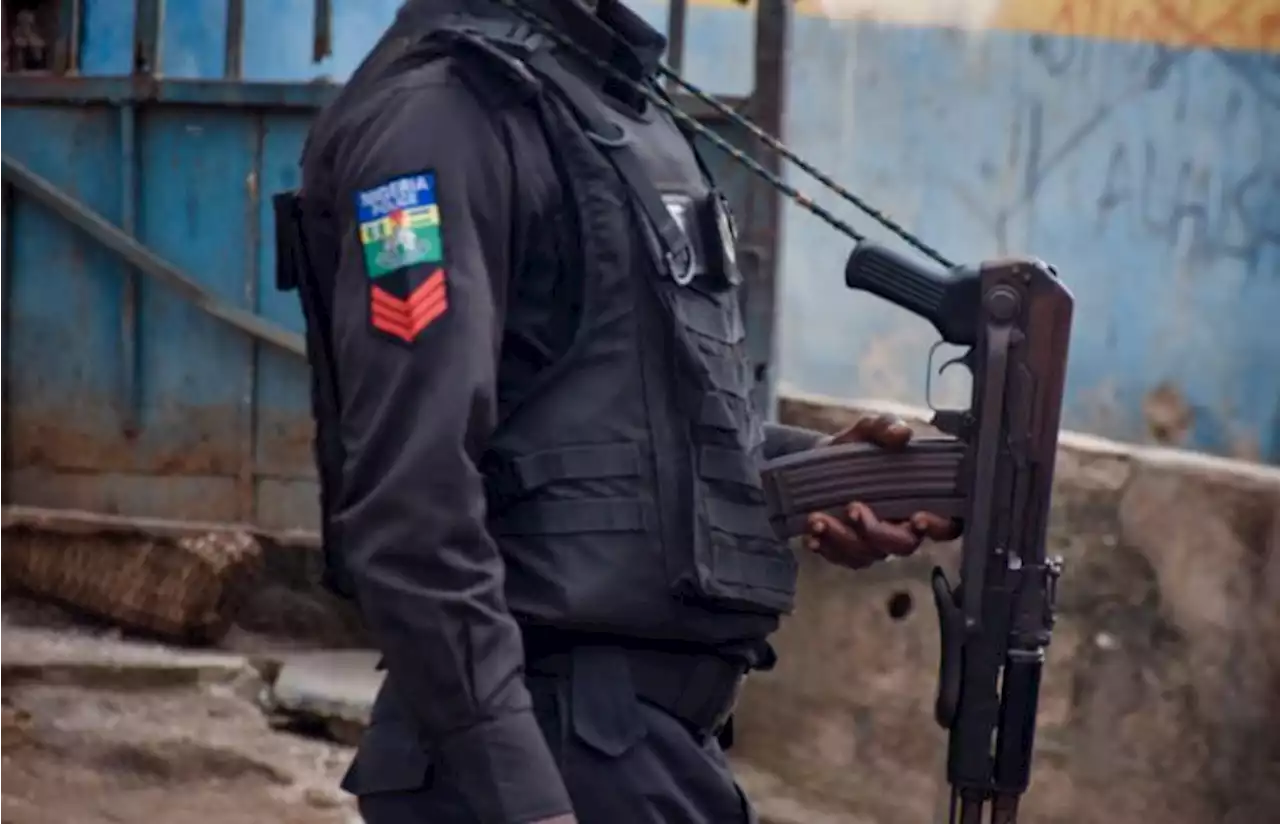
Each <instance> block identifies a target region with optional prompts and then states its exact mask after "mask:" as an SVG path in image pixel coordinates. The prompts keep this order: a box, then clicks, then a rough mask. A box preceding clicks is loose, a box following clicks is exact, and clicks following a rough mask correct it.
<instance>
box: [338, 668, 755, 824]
mask: <svg viewBox="0 0 1280 824" xmlns="http://www.w3.org/2000/svg"><path fill="white" fill-rule="evenodd" d="M617 654H618V655H624V654H625V653H623V652H622V651H621V650H619V651H618V652H617ZM605 669H606V670H607V669H608V668H605ZM599 671H600V670H599V668H582V669H575V670H573V672H572V673H564V674H551V673H539V672H537V671H536V668H535V671H533V672H530V673H528V674H527V678H526V680H527V683H528V686H529V691H530V693H531V694H532V696H533V702H534V712H535V713H536V715H537V717H538V721H539V723H540V725H541V727H542V731H543V734H544V735H545V736H546V738H547V742H548V744H549V745H550V748H551V751H552V753H553V754H554V756H555V758H556V761H557V763H558V764H559V766H560V774H561V776H562V777H563V778H564V781H565V784H566V786H567V787H568V790H569V795H570V797H571V798H572V800H573V806H574V813H575V815H576V816H577V818H578V822H579V824H755V821H756V817H755V814H754V812H753V811H752V810H751V807H750V805H749V803H748V802H747V800H746V797H745V796H744V795H743V794H742V792H741V790H740V789H739V788H738V786H737V784H736V783H735V782H734V779H733V775H732V774H731V773H730V771H729V765H728V763H727V762H726V760H725V756H724V752H723V751H722V750H721V748H720V744H719V743H718V742H717V741H716V739H715V738H714V737H713V736H706V737H704V736H699V735H696V734H695V733H694V732H693V731H692V730H690V729H689V728H687V727H686V726H685V725H684V724H683V723H682V722H681V721H679V720H677V719H676V718H675V717H673V716H671V715H669V714H668V713H667V712H665V711H664V710H661V709H659V708H657V707H655V706H651V705H649V704H647V703H645V702H643V701H641V700H640V699H638V698H636V697H635V694H634V690H632V689H631V687H630V684H628V683H626V682H625V681H623V683H618V682H617V680H616V679H612V680H609V681H605V680H603V679H601V678H599V677H593V675H592V673H593V672H599ZM575 694H576V695H577V696H578V699H579V700H578V701H577V702H575V701H574V696H575ZM584 696H586V698H585V700H584ZM628 716H629V717H628ZM412 723H413V722H412V721H411V720H410V719H409V718H408V717H407V715H406V714H405V713H404V711H403V710H401V709H400V708H399V707H398V706H396V705H395V702H394V699H392V698H391V696H390V695H389V693H388V692H387V687H386V686H384V687H383V692H382V694H381V695H380V696H379V698H378V702H377V704H376V705H375V708H374V714H373V720H372V723H371V724H370V726H369V728H368V730H367V731H366V733H365V736H364V739H363V741H362V743H361V745H360V751H359V753H358V754H357V756H356V758H357V761H358V762H360V763H361V767H362V768H361V769H359V770H357V769H354V768H353V769H352V770H350V771H349V772H348V774H347V778H346V779H344V781H343V789H345V790H347V791H348V792H351V793H354V794H355V795H356V796H358V798H359V806H360V813H361V815H362V816H363V817H364V820H365V822H366V823H367V824H476V821H477V819H476V818H475V816H474V815H473V814H472V812H471V810H470V809H469V807H468V805H467V803H466V802H465V800H464V799H463V797H462V795H461V793H460V792H459V791H458V789H457V788H456V787H455V786H453V785H452V784H451V782H450V780H449V776H448V775H446V774H443V773H441V772H440V771H437V770H432V769H431V768H430V764H429V763H428V762H429V756H428V755H427V753H425V752H422V750H421V746H420V745H419V744H418V743H417V741H418V738H417V734H416V732H415V731H414V729H413V726H412ZM615 739H617V740H615ZM366 777H367V778H366Z"/></svg>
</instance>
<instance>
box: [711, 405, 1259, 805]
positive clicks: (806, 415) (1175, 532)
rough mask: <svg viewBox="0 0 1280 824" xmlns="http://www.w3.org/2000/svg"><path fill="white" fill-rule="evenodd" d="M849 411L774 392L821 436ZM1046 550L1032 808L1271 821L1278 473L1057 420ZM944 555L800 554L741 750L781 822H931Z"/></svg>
mask: <svg viewBox="0 0 1280 824" xmlns="http://www.w3.org/2000/svg"><path fill="white" fill-rule="evenodd" d="M908 413H910V410H908ZM854 414H855V413H854V412H853V411H852V410H849V409H844V408H841V407H838V406H834V405H831V403H830V402H827V401H815V400H809V399H797V398H791V399H786V400H784V402H783V419H784V420H786V421H788V422H792V423H797V424H802V425H808V426H813V427H815V428H821V429H826V430H834V429H836V428H839V427H840V426H842V425H844V424H845V423H846V422H848V421H850V420H851V419H852V418H853V416H854ZM1050 552H1052V553H1058V554H1061V555H1063V556H1064V558H1065V560H1066V572H1065V575H1064V577H1063V579H1062V583H1061V594H1060V622H1059V626H1058V629H1057V631H1056V633H1055V636H1054V642H1053V645H1052V647H1051V649H1050V661H1049V665H1048V668H1047V670H1046V674H1045V683H1044V691H1043V694H1042V698H1041V712H1040V727H1039V729H1040V734H1039V739H1038V747H1037V753H1036V762H1035V767H1034V773H1033V780H1032V787H1031V790H1030V792H1029V794H1028V796H1027V800H1026V803H1025V805H1024V810H1025V815H1024V817H1023V819H1022V821H1023V822H1024V824H1068V822H1069V823H1070V824H1095V822H1096V824H1113V822H1139V821H1148V822H1160V824H1209V822H1224V824H1263V822H1267V821H1274V820H1275V815H1276V811H1277V810H1280V704H1278V703H1277V700H1276V699H1277V696H1278V695H1280V644H1278V643H1277V642H1276V638H1277V635H1278V633H1280V471H1277V470H1274V469H1269V468H1262V467H1257V466H1254V465H1250V464H1244V463H1239V462H1234V461H1225V460H1217V459H1211V458H1205V457H1202V456H1197V455H1192V454H1190V453H1182V452H1175V451H1169V450H1159V449H1143V448H1132V447H1126V446H1121V445H1119V444H1115V443H1112V442H1107V441H1101V440H1098V439H1094V438H1089V437H1084V436H1076V435H1067V436H1064V439H1063V444H1062V449H1061V451H1060V453H1059V458H1058V475H1057V483H1056V487H1055V500H1054V515H1053V520H1052V523H1051V535H1050ZM954 562H955V552H954V548H953V547H944V546H939V547H933V548H931V549H930V550H929V551H927V552H925V553H922V555H921V556H920V557H916V558H912V559H908V560H904V561H898V562H892V563H887V564H882V565H880V566H878V567H876V568H873V569H871V570H868V571H864V572H859V573H850V572H848V571H845V570H841V569H837V568H835V567H832V566H830V565H829V564H826V563H825V562H822V561H820V560H815V559H814V558H812V557H806V558H804V559H803V565H802V583H801V595H800V606H799V609H798V610H797V611H796V613H795V615H794V616H792V617H791V618H790V619H789V620H788V621H787V622H786V623H785V625H784V627H783V629H782V632H781V633H780V634H779V636H778V638H777V645H778V648H779V652H780V655H781V659H782V660H781V663H780V665H779V666H778V668H777V669H776V670H775V671H774V672H771V673H765V674H760V675H758V676H754V677H753V680H752V682H751V683H750V684H749V686H748V688H747V690H746V693H745V696H744V699H743V703H742V707H741V711H740V714H739V728H738V732H739V740H738V745H737V746H736V748H735V751H734V753H735V756H736V757H737V758H738V760H739V761H740V763H741V764H742V765H743V768H744V770H743V774H744V780H745V781H746V783H747V785H748V787H749V788H750V789H751V790H752V792H753V795H754V796H755V797H756V798H757V799H758V800H759V802H760V804H761V806H762V809H763V811H764V812H765V813H766V814H767V816H768V817H770V818H771V819H772V820H774V821H777V822H779V824H781V822H796V824H798V823H799V822H807V824H821V822H824V821H831V822H867V823H868V824H919V822H922V821H926V820H930V818H929V816H930V815H931V814H932V812H933V810H934V804H935V800H936V798H937V789H938V787H939V786H940V783H939V782H940V775H941V773H942V769H943V765H942V753H943V751H944V746H945V738H944V735H943V733H942V732H941V731H940V730H939V729H938V728H937V727H936V726H935V725H934V722H933V720H932V718H933V716H932V701H933V689H934V683H935V681H934V679H935V672H936V666H937V640H936V639H937V621H936V616H935V614H934V610H933V603H932V598H931V595H930V592H929V587H928V577H929V571H930V569H931V568H932V566H933V565H934V564H935V563H940V564H942V565H943V566H944V567H947V568H950V569H954ZM904 594H905V596H907V597H909V598H910V600H911V604H912V607H913V608H912V609H911V610H910V611H909V612H908V613H907V614H906V615H905V616H903V617H902V618H901V619H898V620H895V619H894V618H892V617H891V616H890V614H889V610H888V608H887V606H888V603H889V601H890V599H896V600H897V602H898V604H899V606H901V604H902V603H903V596H904Z"/></svg>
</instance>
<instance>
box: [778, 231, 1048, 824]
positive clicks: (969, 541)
mask: <svg viewBox="0 0 1280 824" xmlns="http://www.w3.org/2000/svg"><path fill="white" fill-rule="evenodd" d="M845 280H846V283H847V285H848V286H849V287H850V288H854V289H861V290H865V291H869V292H871V293H873V294H876V295H878V296H880V297H882V298H885V299H887V300H889V301H891V302H893V303H895V304H897V305H898V306H901V307H903V308H905V309H908V310H910V311H912V312H914V313H916V314H918V315H920V316H921V317H924V318H925V319H927V320H929V321H930V322H931V323H932V324H933V325H934V327H935V328H937V329H938V331H939V333H940V334H941V335H942V337H943V339H944V340H945V341H947V342H949V343H953V344H958V345H962V346H967V347H969V351H968V354H967V355H966V356H965V357H964V358H963V359H961V362H962V363H963V364H964V365H965V366H967V367H968V368H969V369H970V371H971V372H972V373H973V391H972V397H971V402H970V405H969V408H968V409H965V410H945V411H939V412H937V414H936V415H935V417H934V420H933V425H934V426H935V427H937V428H938V429H940V430H942V431H943V432H944V433H946V434H948V435H950V436H951V437H949V438H932V439H920V440H918V441H916V442H913V444H912V445H911V446H910V447H908V448H907V449H906V450H905V451H904V452H901V453H886V452H882V451H879V450H876V449H874V448H871V447H867V446H862V445H854V446H834V447H825V448H820V449H815V450H811V451H809V452H804V453H799V454H796V455H789V456H786V457H783V458H779V459H777V460H774V461H770V462H768V463H766V464H765V467H764V470H763V473H762V474H763V477H764V481H765V493H766V496H767V498H768V501H769V504H770V507H771V515H772V519H773V525H774V528H775V530H776V531H777V532H778V534H779V535H780V536H783V537H791V536H794V535H796V534H799V533H800V532H802V531H803V529H804V524H805V521H806V519H807V516H808V514H809V513H810V512H813V511H830V512H833V513H836V514H838V513H840V512H841V511H843V509H844V507H846V506H847V505H848V504H849V503H850V502H851V501H855V500H856V501H861V502H863V503H866V504H867V505H869V506H871V508H872V509H873V510H875V511H876V512H877V514H878V515H879V516H880V517H882V518H888V519H904V518H907V517H910V515H911V514H912V513H913V512H917V511H922V510H928V511H934V512H937V513H938V514H941V515H946V516H950V517H954V518H959V519H961V520H963V522H964V525H965V530H964V537H963V541H962V549H961V557H960V574H959V581H958V582H957V583H956V584H955V585H954V586H953V585H952V584H951V583H950V582H949V581H948V580H947V577H946V575H945V574H944V573H943V572H942V570H940V569H935V570H934V573H933V582H932V583H933V591H934V597H935V601H936V605H937V607H938V616H939V622H940V628H941V641H942V643H941V651H942V654H941V661H940V665H939V678H938V693H937V701H936V704H935V716H936V719H937V721H938V723H939V724H941V725H942V727H943V728H945V729H947V730H948V731H949V733H950V735H949V741H948V750H947V778H948V781H949V782H950V784H951V787H952V805H951V819H952V821H953V822H955V821H959V822H960V824H980V823H981V822H982V821H984V820H986V819H987V816H986V813H987V812H989V813H990V817H989V820H990V821H991V822H992V823H993V824H1014V822H1016V821H1017V813H1018V804H1019V801H1020V799H1021V796H1022V794H1023V793H1024V792H1025V791H1026V789H1027V786H1028V784H1029V782H1030V769H1031V756H1032V750H1033V747H1034V740H1035V718H1036V712H1037V707H1038V699H1039V692H1040V679H1041V672H1042V668H1043V664H1044V660H1045V652H1046V649H1047V647H1048V646H1049V642H1050V640H1051V636H1052V630H1053V622H1054V607H1055V605H1054V601H1055V594H1056V582H1057V579H1058V576H1059V575H1060V573H1061V561H1060V560H1059V559H1056V558H1055V559H1050V558H1047V557H1046V555H1045V540H1046V534H1047V528H1048V513H1049V498H1050V493H1051V489H1052V484H1053V470H1054V461H1055V458H1056V454H1057V445H1058V427H1059V423H1060V417H1061V410H1062V394H1063V387H1064V383H1065V378H1066V364H1067V345H1068V342H1069V336H1070V331H1071V316H1072V309H1073V304H1074V301H1073V298H1072V296H1071V293H1070V292H1069V291H1068V290H1067V288H1066V287H1065V286H1064V285H1063V284H1062V283H1061V281H1059V280H1058V277H1057V274H1056V273H1055V272H1054V271H1053V270H1052V269H1051V268H1050V267H1049V266H1047V265H1046V264H1044V263H1042V262H1040V261H1037V260H1030V259H1010V260H999V261H989V262H987V263H984V264H982V265H981V266H979V267H976V268H963V267H957V269H955V270H953V271H952V272H950V273H947V274H941V273H934V272H931V271H929V270H927V269H924V268H922V267H920V266H917V265H916V264H915V263H914V262H912V261H910V260H908V259H906V258H904V257H902V256H900V255H897V254H895V253H893V252H890V251H888V250H885V249H882V248H880V247H877V246H873V245H870V244H863V245H860V246H859V247H858V248H857V249H855V250H854V252H853V254H852V255H850V258H849V263H848V265H847V267H846V270H845ZM993 742H994V746H993Z"/></svg>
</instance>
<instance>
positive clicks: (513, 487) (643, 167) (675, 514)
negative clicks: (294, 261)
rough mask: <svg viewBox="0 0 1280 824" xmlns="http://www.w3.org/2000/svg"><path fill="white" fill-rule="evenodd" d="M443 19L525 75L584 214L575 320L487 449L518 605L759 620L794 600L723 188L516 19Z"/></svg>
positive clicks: (513, 601)
mask: <svg viewBox="0 0 1280 824" xmlns="http://www.w3.org/2000/svg"><path fill="white" fill-rule="evenodd" d="M435 36H436V37H438V38H439V42H442V43H447V44H450V46H451V48H452V47H457V49H458V50H459V51H460V52H470V53H471V54H474V55H482V56H483V60H484V61H488V62H489V63H491V64H492V66H491V68H497V69H499V70H501V71H504V72H509V73H510V77H511V79H512V80H513V81H517V82H523V83H527V84H529V85H530V89H531V99H532V100H533V102H534V105H536V106H538V107H539V108H540V109H541V114H542V117H541V120H542V123H543V125H544V128H545V130H546V139H547V141H548V144H549V145H550V146H551V147H553V150H554V151H555V153H556V155H557V160H558V163H559V164H560V166H561V168H562V170H563V174H564V180H563V183H564V185H565V191H566V202H567V204H568V205H569V206H570V207H572V208H574V209H575V211H576V214H577V218H578V221H577V223H578V226H579V228H580V233H581V248H580V251H579V260H578V262H579V263H580V264H581V265H582V266H583V267H584V271H585V274H586V277H585V284H586V285H585V291H584V293H583V310H582V314H581V320H580V324H579V328H578V329H577V332H576V336H575V338H574V340H573V342H572V344H571V345H570V347H569V349H568V351H567V352H566V353H565V354H564V355H563V356H562V358H561V359H560V360H559V362H557V363H556V364H555V365H554V366H553V367H551V368H549V369H547V370H546V371H545V372H544V373H543V374H542V375H541V376H540V377H539V378H538V379H537V381H536V384H535V386H534V387H533V388H532V389H531V390H529V391H526V392H524V393H523V394H522V395H521V397H520V398H519V399H518V401H516V402H515V403H514V404H509V405H507V406H506V407H504V408H503V410H502V415H501V418H500V420H499V423H498V426H497V428H496V430H495V432H494V434H493V436H492V438H491V441H490V443H489V445H488V449H487V452H486V455H485V458H484V460H483V462H482V464H481V467H480V469H481V471H482V473H483V475H484V477H485V480H486V490H487V498H488V501H487V503H488V525H489V529H490V532H491V534H492V535H493V536H494V538H495V540H496V541H497V542H498V544H499V546H500V547H501V550H502V554H503V557H504V559H505V562H506V593H507V600H508V605H509V607H510V609H511V611H512V613H513V614H514V615H515V616H516V617H517V619H518V620H520V621H521V622H522V623H523V624H525V625H527V626H550V627H556V628H560V629H568V630H581V631H588V632H607V633H612V634H619V635H627V636H634V637H649V638H671V639H680V640H685V641H694V642H708V643H718V642H724V641H730V640H741V639H751V638H759V637H763V636H764V635H766V634H768V633H769V632H770V631H772V629H773V628H774V626H775V625H776V620H777V616H778V615H779V614H780V613H783V612H787V611H789V610H790V608H791V605H792V601H793V598H794V593H795V579H796V562H795V559H794V557H793V556H792V555H791V553H790V551H789V550H788V548H787V547H786V546H785V545H783V544H781V543H780V542H779V541H778V540H777V539H776V538H775V537H774V534H773V532H772V530H771V529H770V526H769V523H768V520H767V514H766V510H765V506H764V498H763V494H762V491H761V486H760V478H759V474H758V470H757V465H758V462H759V460H760V452H761V447H762V443H763V430H762V426H761V421H760V418H759V416H758V415H757V413H756V411H755V410H754V409H753V408H752V404H751V400H750V391H751V388H752V382H753V376H752V371H751V368H750V364H749V360H748V357H747V353H746V349H745V342H746V340H745V338H746V333H745V329H744V326H743V320H742V314H741V308H740V294H739V287H740V284H741V276H740V274H739V272H738V269H737V265H736V261H735V258H734V253H733V248H734V238H733V230H732V223H731V219H730V217H729V213H728V209H727V206H726V204H725V201H724V198H723V197H722V195H721V194H720V193H719V192H718V191H717V190H716V189H715V187H714V186H713V185H712V183H711V181H710V178H709V176H708V175H707V174H706V170H705V168H704V166H703V165H702V163H701V162H700V160H699V158H698V157H697V154H696V151H695V150H694V147H693V145H692V143H691V141H690V139H689V136H688V135H686V134H684V133H683V132H681V130H680V129H679V128H677V126H676V125H675V124H674V123H673V122H672V120H671V119H670V118H669V117H668V116H667V115H666V114H665V113H663V112H661V111H658V110H657V109H656V107H654V106H652V105H651V106H649V107H648V109H647V111H646V112H645V113H644V114H643V115H642V116H635V115H631V114H626V113H623V112H622V111H621V110H620V109H617V108H614V107H612V106H610V105H609V104H608V103H606V102H605V100H604V98H603V97H602V95H601V94H600V93H598V92H597V91H596V89H595V87H593V86H592V85H591V84H590V82H589V81H588V80H586V79H584V78H583V76H582V75H580V74H578V73H576V72H574V71H572V70H570V69H569V68H568V67H567V64H566V63H562V62H561V61H560V60H559V59H558V58H557V55H556V54H555V52H554V51H553V48H552V46H551V44H550V42H548V41H547V40H546V39H545V38H543V37H542V36H541V35H539V34H538V33H536V32H534V31H532V30H530V29H528V28H527V27H525V26H524V25H523V24H518V23H515V24H513V23H511V22H505V21H497V20H492V19H486V20H476V19H469V18H468V19H462V20H457V19H455V20H453V21H452V22H450V23H449V24H448V25H447V26H443V27H441V29H438V30H437V31H436V32H435ZM467 59H468V60H474V58H471V57H468V58H467ZM303 302H304V306H305V305H306V304H307V303H309V302H313V301H306V300H304V301H303ZM308 325H309V327H310V326H311V325H312V324H311V323H310V321H309V323H308ZM314 365H315V359H314V358H313V366H314ZM326 368H327V367H326ZM501 374H502V370H501V369H500V370H499V376H500V377H499V380H501ZM500 394H501V393H500ZM322 405H323V404H320V403H318V404H317V414H318V415H320V414H325V413H323V412H322V411H321V410H320V407H321V406H322ZM334 408H336V407H334ZM423 425H430V423H429V422H424V424H423ZM323 452H324V449H323V448H318V450H317V454H318V455H320V454H321V453H323ZM322 461H323V458H322ZM326 474H327V475H328V476H329V477H330V478H331V477H332V475H333V474H334V473H332V472H330V473H325V472H324V471H323V468H322V471H321V477H322V479H323V478H325V477H326ZM330 482H331V483H332V482H335V481H332V480H331V481H330ZM322 483H323V481H322ZM322 497H323V498H324V499H329V500H331V499H333V498H334V497H336V496H335V495H334V493H333V492H332V491H329V492H328V493H327V494H324V495H323V496H322Z"/></svg>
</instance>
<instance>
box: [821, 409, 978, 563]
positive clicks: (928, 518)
mask: <svg viewBox="0 0 1280 824" xmlns="http://www.w3.org/2000/svg"><path fill="white" fill-rule="evenodd" d="M911 436H912V432H911V427H909V426H907V425H906V424H905V423H904V422H903V421H902V420H901V419H900V418H898V417H896V416H894V415H880V416H878V417H875V418H863V419H862V420H860V421H858V422H857V423H855V424H854V425H853V426H851V427H849V428H848V429H846V430H844V431H843V432H841V433H839V434H838V435H836V436H835V437H833V438H832V439H831V441H830V443H831V444H832V445H835V444H846V443H868V444H872V445H874V446H878V447H880V448H881V449H887V450H889V451H899V450H902V449H904V448H905V447H906V446H907V444H909V443H911ZM959 534H960V524H959V523H957V522H955V521H952V520H950V519H949V518H943V517H941V516H939V515H934V514H933V513H931V512H917V513H916V514H914V515H912V516H911V519H910V520H908V521H882V520H880V519H879V518H877V517H876V514H875V512H874V511H872V509H871V508H870V507H868V506H866V505H865V504H861V503H858V502H857V501H852V502H850V504H849V506H848V508H847V510H846V512H845V518H844V519H841V518H834V517H832V516H830V515H828V514H826V513H825V512H815V513H813V514H812V515H810V516H809V529H808V532H807V533H806V535H805V537H804V544H805V547H806V548H807V549H810V550H812V551H814V552H816V553H818V554H819V555H821V556H822V557H823V558H826V559H827V560H828V561H830V562H832V563H833V564H839V565H840V566H845V567H849V568H850V569H861V568H863V567H866V566H870V565H871V564H873V563H875V562H876V561H882V560H884V559H885V558H888V557H889V556H904V555H910V554H911V553H913V552H915V551H916V550H917V549H918V548H919V547H920V543H921V542H922V541H923V540H924V539H925V538H929V539H931V540H934V541H950V540H952V539H954V538H956V537H958V536H959Z"/></svg>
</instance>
